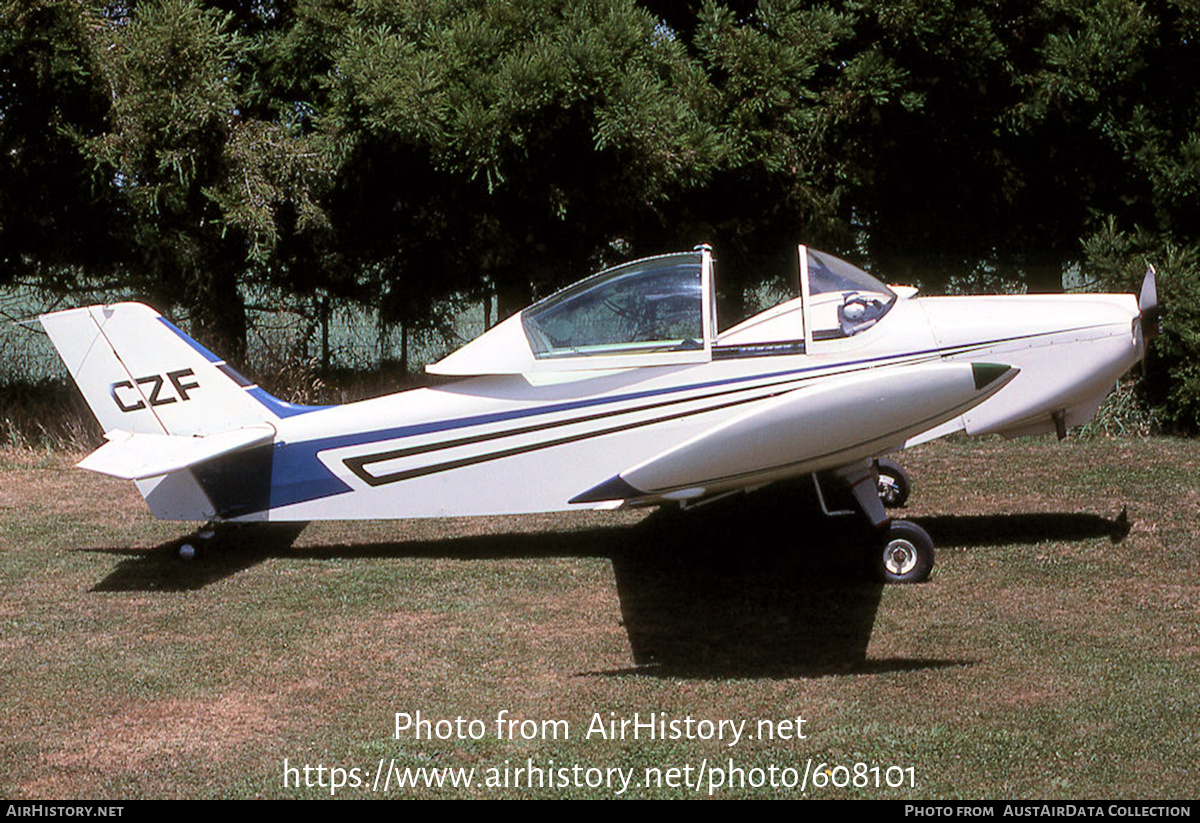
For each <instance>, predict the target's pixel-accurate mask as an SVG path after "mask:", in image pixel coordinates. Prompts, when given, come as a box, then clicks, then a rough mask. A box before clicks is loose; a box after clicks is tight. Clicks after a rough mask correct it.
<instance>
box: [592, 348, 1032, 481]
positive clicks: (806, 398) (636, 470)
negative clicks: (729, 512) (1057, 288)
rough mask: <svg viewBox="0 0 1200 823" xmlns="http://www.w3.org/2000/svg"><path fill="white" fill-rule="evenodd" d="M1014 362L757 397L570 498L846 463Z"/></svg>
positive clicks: (985, 391)
mask: <svg viewBox="0 0 1200 823" xmlns="http://www.w3.org/2000/svg"><path fill="white" fill-rule="evenodd" d="M1016 374H1017V369H1015V368H1012V367H1010V366H1005V365H996V364H991V363H951V362H936V363H924V364H919V365H911V366H902V367H896V368H879V369H872V370H868V371H864V372H859V373H856V374H851V375H845V376H841V377H836V378H831V379H828V380H822V381H819V382H815V383H814V384H813V385H811V386H807V387H804V388H799V389H796V390H795V391H793V392H789V393H788V394H785V395H781V396H779V397H776V398H773V399H771V400H769V401H766V402H764V403H762V404H758V405H756V406H754V407H753V408H751V409H750V410H749V411H747V412H746V413H745V414H742V415H739V416H738V417H735V418H733V419H732V420H729V421H727V422H725V423H722V424H721V425H719V426H715V427H714V428H712V429H709V430H708V431H706V432H702V433H701V434H699V435H697V436H696V437H693V438H691V439H690V440H688V441H686V442H684V443H681V444H679V445H678V446H675V447H673V448H671V449H668V450H666V451H664V452H662V453H660V454H658V455H656V456H654V457H652V458H650V459H649V460H646V461H643V462H641V463H638V464H637V465H634V466H630V467H629V468H628V469H625V470H624V471H622V472H621V473H620V474H618V475H616V476H615V477H612V478H610V479H609V480H607V481H605V482H604V483H601V484H600V485H598V486H595V487H594V488H591V489H589V490H587V491H585V492H584V493H583V494H580V495H578V496H577V497H575V498H574V499H572V500H571V502H572V503H595V502H600V501H608V500H627V501H646V502H652V501H655V500H688V499H695V498H700V497H704V496H707V495H710V494H713V493H716V492H722V491H727V490H730V489H737V488H745V487H749V486H752V485H758V484H762V483H769V482H773V481H775V480H781V479H784V478H787V477H796V476H799V475H803V474H809V473H812V472H819V471H825V470H827V469H832V468H836V467H838V466H845V465H848V464H850V463H853V462H855V461H857V460H862V459H864V458H868V457H873V456H875V455H878V454H882V453H884V452H887V451H890V450H891V449H894V448H897V447H898V446H900V445H902V444H903V443H904V442H905V441H906V440H907V439H908V438H910V437H912V436H914V435H916V434H918V433H920V432H923V431H926V430H927V429H930V428H933V427H934V426H937V425H939V424H941V423H943V422H945V421H947V420H949V419H951V418H953V417H955V416H957V415H960V414H962V413H963V412H964V411H966V410H967V409H969V408H972V407H973V406H976V405H978V404H979V403H982V402H983V401H984V400H986V399H987V398H989V397H991V396H992V395H993V394H995V393H996V392H997V391H999V390H1000V389H1001V388H1002V387H1003V386H1005V385H1006V384H1007V383H1008V382H1009V381H1010V380H1011V379H1012V378H1013V377H1015V376H1016Z"/></svg>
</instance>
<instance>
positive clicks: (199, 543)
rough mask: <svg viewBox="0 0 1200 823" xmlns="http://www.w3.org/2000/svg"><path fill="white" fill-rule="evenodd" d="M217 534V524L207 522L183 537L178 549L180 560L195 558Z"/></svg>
mask: <svg viewBox="0 0 1200 823" xmlns="http://www.w3.org/2000/svg"><path fill="white" fill-rule="evenodd" d="M216 536H217V524H216V523H212V522H209V523H205V524H204V525H203V526H201V527H200V528H198V529H196V531H194V532H192V533H191V534H189V535H188V536H187V537H185V538H184V539H183V542H182V543H180V544H179V548H178V549H177V550H176V554H178V555H179V559H180V560H194V559H195V558H196V556H197V555H198V554H200V551H201V550H202V549H203V548H204V546H205V545H206V544H208V542H209V541H211V540H212V539H213V538H214V537H216Z"/></svg>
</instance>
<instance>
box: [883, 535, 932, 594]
mask: <svg viewBox="0 0 1200 823" xmlns="http://www.w3.org/2000/svg"><path fill="white" fill-rule="evenodd" d="M875 557H876V572H877V574H878V576H879V578H880V579H881V580H882V581H883V582H885V583H901V584H907V583H923V582H924V581H926V580H928V579H929V573H930V572H932V571H933V538H931V537H930V536H929V533H928V532H926V531H925V530H924V529H922V528H921V527H920V526H918V525H917V524H916V523H913V522H911V521H908V520H893V521H892V522H891V524H889V526H888V527H887V529H886V530H885V531H884V536H883V540H882V541H881V542H880V545H879V548H878V550H877V551H876V554H875Z"/></svg>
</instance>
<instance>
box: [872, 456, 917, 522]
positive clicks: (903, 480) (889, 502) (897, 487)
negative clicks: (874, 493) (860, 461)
mask: <svg viewBox="0 0 1200 823" xmlns="http://www.w3.org/2000/svg"><path fill="white" fill-rule="evenodd" d="M875 468H876V469H877V470H878V471H879V499H880V500H882V501H883V505H884V508H888V509H899V508H903V506H904V504H905V503H907V502H908V495H909V493H910V492H911V491H912V481H911V480H909V479H908V472H906V471H905V470H904V469H903V468H902V467H901V466H900V464H899V463H897V462H895V461H894V460H888V459H887V458H886V457H881V458H879V459H878V460H876V461H875Z"/></svg>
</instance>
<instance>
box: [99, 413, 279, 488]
mask: <svg viewBox="0 0 1200 823" xmlns="http://www.w3.org/2000/svg"><path fill="white" fill-rule="evenodd" d="M104 436H105V437H106V438H108V441H109V442H107V443H105V444H104V445H103V446H101V447H100V448H98V449H96V451H94V452H92V453H91V454H89V455H88V456H87V457H85V458H84V459H83V461H81V462H80V463H79V467H80V468H81V469H90V470H91V471H94V472H99V473H101V474H109V475H112V476H113V477H120V478H123V479H125V480H142V479H144V478H147V477H157V476H159V475H163V474H169V473H170V472H173V471H178V470H180V469H186V468H187V467H188V466H194V465H196V464H197V463H203V462H204V461H206V460H211V459H213V458H214V457H220V456H221V455H223V454H229V453H230V452H233V451H237V450H238V449H245V448H249V447H250V446H257V445H259V444H263V443H270V442H271V440H273V439H274V437H275V429H274V428H273V427H272V426H246V427H244V428H240V429H235V430H233V431H227V432H221V433H220V434H209V435H205V436H203V437H188V436H186V435H172V434H143V433H134V432H127V431H120V430H113V431H110V432H108V433H107V434H105V435H104Z"/></svg>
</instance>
